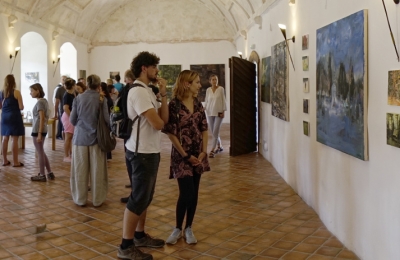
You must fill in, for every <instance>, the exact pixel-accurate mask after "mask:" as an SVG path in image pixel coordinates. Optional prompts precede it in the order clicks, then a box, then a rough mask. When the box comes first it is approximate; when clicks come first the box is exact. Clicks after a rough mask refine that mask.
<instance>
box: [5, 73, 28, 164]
mask: <svg viewBox="0 0 400 260" xmlns="http://www.w3.org/2000/svg"><path fill="white" fill-rule="evenodd" d="M16 87H17V84H16V83H15V78H14V76H13V75H11V74H10V75H7V76H6V78H5V79H4V86H3V91H2V92H0V108H2V110H3V112H2V114H1V135H2V136H3V143H2V146H3V147H2V152H3V166H7V165H10V164H11V163H10V161H9V160H8V159H7V151H8V140H9V139H10V136H11V137H12V155H13V167H21V166H24V164H23V163H21V162H19V161H18V138H19V137H20V136H22V135H25V127H24V122H23V121H22V115H21V110H23V109H24V103H23V102H22V96H21V92H19V90H17V89H16Z"/></svg>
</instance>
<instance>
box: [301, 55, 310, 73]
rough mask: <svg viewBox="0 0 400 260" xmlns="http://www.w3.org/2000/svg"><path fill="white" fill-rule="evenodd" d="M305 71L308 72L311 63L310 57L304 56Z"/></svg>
mask: <svg viewBox="0 0 400 260" xmlns="http://www.w3.org/2000/svg"><path fill="white" fill-rule="evenodd" d="M302 60H303V71H308V66H309V61H308V56H303V58H302Z"/></svg>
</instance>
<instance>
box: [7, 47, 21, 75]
mask: <svg viewBox="0 0 400 260" xmlns="http://www.w3.org/2000/svg"><path fill="white" fill-rule="evenodd" d="M20 49H21V47H16V48H15V54H14V56H13V55H12V54H10V59H12V58H13V57H14V62H13V65H12V67H11V72H10V74H12V72H13V69H14V64H15V59H16V58H17V55H18V52H19V50H20Z"/></svg>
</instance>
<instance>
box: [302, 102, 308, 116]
mask: <svg viewBox="0 0 400 260" xmlns="http://www.w3.org/2000/svg"><path fill="white" fill-rule="evenodd" d="M308 103H309V101H308V99H303V113H306V114H308Z"/></svg>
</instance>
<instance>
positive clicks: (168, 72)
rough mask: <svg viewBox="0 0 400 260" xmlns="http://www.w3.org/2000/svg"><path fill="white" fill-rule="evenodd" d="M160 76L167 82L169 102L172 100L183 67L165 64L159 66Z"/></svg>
mask: <svg viewBox="0 0 400 260" xmlns="http://www.w3.org/2000/svg"><path fill="white" fill-rule="evenodd" d="M158 70H159V73H158V74H159V76H160V77H161V78H163V79H165V80H166V81H167V86H166V88H167V102H170V101H171V99H172V92H173V89H174V87H175V83H176V79H177V78H178V76H179V73H180V72H181V71H182V65H178V64H163V65H158Z"/></svg>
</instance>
